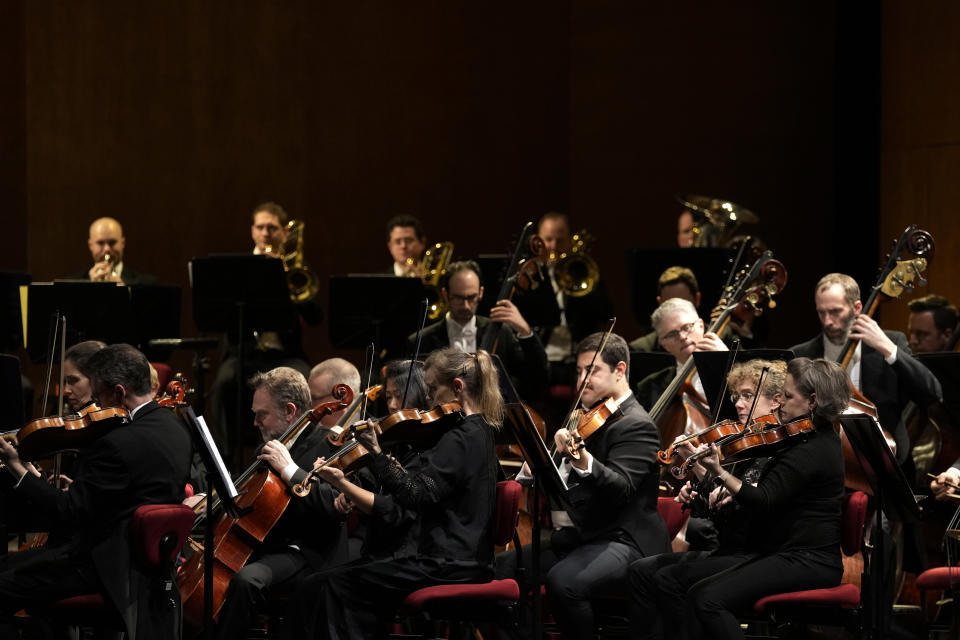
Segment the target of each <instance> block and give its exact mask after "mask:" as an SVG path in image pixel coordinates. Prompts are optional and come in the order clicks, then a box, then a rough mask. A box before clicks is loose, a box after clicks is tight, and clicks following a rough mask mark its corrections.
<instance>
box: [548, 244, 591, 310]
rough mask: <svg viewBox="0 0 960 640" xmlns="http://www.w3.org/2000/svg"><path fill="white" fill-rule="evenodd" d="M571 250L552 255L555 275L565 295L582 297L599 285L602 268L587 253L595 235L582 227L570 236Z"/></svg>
mask: <svg viewBox="0 0 960 640" xmlns="http://www.w3.org/2000/svg"><path fill="white" fill-rule="evenodd" d="M570 241H571V242H570V250H569V251H565V252H564V253H561V254H560V255H559V256H557V255H555V254H551V255H550V260H551V261H552V262H554V268H553V277H554V278H555V279H556V281H557V286H558V287H560V290H561V291H563V293H564V295H567V296H570V297H571V298H582V297H583V296H585V295H587V294H589V293H590V292H591V291H593V289H594V288H595V287H596V286H597V281H598V280H599V279H600V269H599V268H598V267H597V263H596V261H595V260H594V259H593V258H591V257H590V256H588V255H587V249H588V248H589V246H590V244H591V243H592V242H593V236H591V235H590V234H589V233H587V230H586V229H581V230H580V232H579V233H575V234H573V237H571V238H570Z"/></svg>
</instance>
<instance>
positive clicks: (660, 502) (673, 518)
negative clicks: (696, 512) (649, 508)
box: [657, 496, 690, 540]
mask: <svg viewBox="0 0 960 640" xmlns="http://www.w3.org/2000/svg"><path fill="white" fill-rule="evenodd" d="M657 513H659V514H660V517H661V518H663V521H664V522H665V523H666V525H667V534H668V535H669V536H670V539H671V540H673V539H674V538H676V537H677V534H678V533H680V529H683V525H684V524H686V522H687V518H689V517H690V510H689V509H684V508H683V505H681V504H680V503H679V502H677V501H676V500H674V499H673V498H666V497H664V496H660V497H659V498H657Z"/></svg>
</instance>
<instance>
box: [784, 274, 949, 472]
mask: <svg viewBox="0 0 960 640" xmlns="http://www.w3.org/2000/svg"><path fill="white" fill-rule="evenodd" d="M814 301H815V303H816V308H817V315H818V316H819V318H820V324H821V326H822V328H823V330H822V332H821V334H820V335H818V336H816V337H814V338H812V339H811V340H808V341H807V342H804V343H802V344H798V345H794V346H793V347H791V350H792V351H793V352H794V353H795V354H796V355H798V356H805V357H808V358H821V357H823V358H827V359H828V360H838V359H839V358H840V356H841V354H842V351H843V347H844V344H845V343H846V341H847V340H858V341H859V343H858V344H857V347H856V351H854V354H853V358H852V359H851V361H850V365H849V366H848V367H847V374H848V375H849V377H850V381H851V383H852V384H853V386H854V387H856V388H857V389H858V390H860V391H862V392H863V395H864V396H866V398H867V400H869V401H870V402H872V403H873V404H875V405H876V407H877V413H878V418H879V420H880V424H881V425H882V426H883V428H884V429H886V430H887V431H888V432H889V433H890V434H892V435H893V438H894V440H895V441H896V443H897V451H896V454H897V461H898V462H900V464H901V465H907V467H908V468H905V472H907V477H908V478H909V477H912V476H913V471H912V467H913V463H912V458H911V457H910V440H909V438H908V436H907V428H906V425H905V424H904V422H903V419H902V418H901V415H902V413H903V409H904V407H905V406H906V404H907V402H909V401H910V400H913V401H914V402H915V403H916V404H917V406H919V407H927V406H928V405H930V404H931V403H932V402H935V401H937V400H939V399H940V398H941V397H942V391H941V387H940V382H939V381H937V379H936V378H935V377H934V375H933V374H932V373H930V370H929V369H927V368H926V367H925V366H923V364H921V363H920V362H919V361H917V360H916V359H915V358H913V356H911V355H910V347H909V346H908V344H907V338H906V336H904V335H903V334H902V333H900V332H899V331H884V330H883V329H881V328H880V325H878V324H877V321H876V320H874V319H873V318H871V317H870V316H869V315H867V314H865V313H861V311H862V309H863V303H861V302H860V287H859V286H858V285H857V282H856V281H855V280H854V279H853V278H851V277H850V276H848V275H845V274H842V273H830V274H827V275H825V276H824V277H823V278H821V279H820V281H819V282H818V283H817V287H816V290H815V295H814Z"/></svg>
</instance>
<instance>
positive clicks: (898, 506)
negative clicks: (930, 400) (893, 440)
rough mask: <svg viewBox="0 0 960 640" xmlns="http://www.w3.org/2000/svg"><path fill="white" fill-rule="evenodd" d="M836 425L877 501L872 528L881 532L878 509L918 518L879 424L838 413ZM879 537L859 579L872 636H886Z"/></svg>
mask: <svg viewBox="0 0 960 640" xmlns="http://www.w3.org/2000/svg"><path fill="white" fill-rule="evenodd" d="M840 424H841V426H842V427H843V431H844V433H846V435H847V439H848V440H849V441H850V445H851V446H852V447H853V451H854V452H855V453H856V454H857V459H858V460H859V461H860V466H861V467H862V468H863V473H864V475H865V476H866V478H867V482H869V483H870V487H871V488H872V489H873V497H874V499H875V500H876V504H877V516H876V517H877V523H876V526H875V529H874V530H875V531H877V532H881V521H880V513H881V512H883V513H884V514H886V516H887V518H888V519H890V520H897V521H899V522H905V523H911V522H917V521H918V520H919V519H920V509H919V507H918V506H917V499H916V497H915V496H914V494H913V490H912V489H911V488H910V483H909V482H907V478H906V476H904V475H903V470H902V469H901V468H900V465H899V464H897V457H896V456H895V455H894V454H893V452H892V451H890V447H889V446H888V445H887V441H886V439H885V438H884V436H883V431H882V430H881V429H880V425H879V424H878V423H877V422H876V421H874V420H873V418H871V417H870V416H867V415H864V414H862V413H852V414H844V415H842V416H840ZM883 540H884V536H883V535H882V533H881V534H880V535H878V536H877V539H876V543H875V544H874V550H873V553H872V554H870V562H869V563H868V564H867V567H866V570H865V571H864V573H863V581H862V582H863V588H862V593H863V596H862V597H861V601H862V602H863V603H864V605H865V606H864V610H865V613H866V619H867V620H868V624H869V628H870V629H871V630H872V632H873V634H874V636H873V637H876V638H886V637H887V632H888V627H889V624H890V610H889V609H890V608H889V607H888V606H887V602H886V597H885V592H886V589H885V588H884V586H885V578H886V575H887V573H886V572H887V567H886V566H884V565H885V562H886V558H885V556H884V553H885V550H884V544H883ZM890 604H891V605H892V603H890Z"/></svg>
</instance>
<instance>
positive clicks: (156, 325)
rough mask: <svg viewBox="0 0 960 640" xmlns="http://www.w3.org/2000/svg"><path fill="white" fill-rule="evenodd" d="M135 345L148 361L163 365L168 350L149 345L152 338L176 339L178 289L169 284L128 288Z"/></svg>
mask: <svg viewBox="0 0 960 640" xmlns="http://www.w3.org/2000/svg"><path fill="white" fill-rule="evenodd" d="M130 305H131V307H132V309H133V322H134V329H135V331H136V343H135V344H136V345H137V347H138V348H139V349H140V350H141V351H142V352H143V353H144V355H145V356H147V359H148V360H150V361H151V362H166V361H167V360H169V359H170V353H171V350H169V349H163V348H159V349H158V348H156V347H154V346H152V345H151V344H150V341H151V340H153V339H154V338H179V337H180V287H179V286H177V285H172V284H167V285H163V284H135V285H130Z"/></svg>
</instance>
